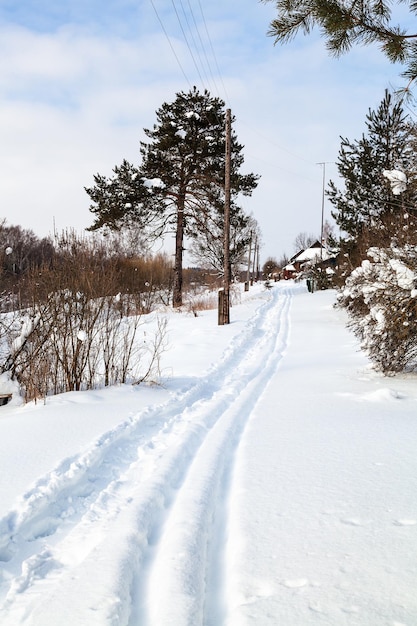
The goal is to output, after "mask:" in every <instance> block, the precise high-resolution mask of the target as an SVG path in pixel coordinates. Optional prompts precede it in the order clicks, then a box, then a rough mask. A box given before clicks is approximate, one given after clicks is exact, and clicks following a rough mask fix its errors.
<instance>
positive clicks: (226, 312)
mask: <svg viewBox="0 0 417 626" xmlns="http://www.w3.org/2000/svg"><path fill="white" fill-rule="evenodd" d="M231 120H232V116H231V110H230V109H226V129H225V132H226V141H225V144H226V149H225V172H224V253H223V256H224V273H223V289H222V290H220V291H219V303H218V323H219V325H223V324H230V281H231V276H230V274H231V272H230V169H231V137H232V121H231Z"/></svg>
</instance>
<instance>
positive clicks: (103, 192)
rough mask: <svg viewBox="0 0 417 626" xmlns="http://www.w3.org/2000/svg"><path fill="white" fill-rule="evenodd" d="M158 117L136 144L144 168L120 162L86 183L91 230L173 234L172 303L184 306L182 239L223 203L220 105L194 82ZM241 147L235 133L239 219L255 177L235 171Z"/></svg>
mask: <svg viewBox="0 0 417 626" xmlns="http://www.w3.org/2000/svg"><path fill="white" fill-rule="evenodd" d="M156 119H157V121H156V123H155V124H154V126H153V128H152V129H144V132H145V135H146V137H147V138H148V140H149V141H148V142H141V144H140V154H141V157H142V162H141V165H139V166H138V167H135V166H133V165H131V164H130V163H128V162H127V161H124V162H123V164H122V166H120V167H118V168H115V169H114V174H115V175H114V176H113V177H111V178H109V179H108V178H106V177H103V176H100V175H96V176H95V177H94V180H95V186H94V187H92V188H86V191H87V193H88V195H89V196H90V198H91V200H92V201H93V204H92V205H91V206H90V211H91V212H92V213H93V214H94V215H95V218H96V219H95V222H94V224H93V225H92V226H91V227H90V230H96V229H98V228H102V227H103V226H108V227H110V228H113V229H118V228H121V227H122V226H123V225H124V224H126V223H129V222H130V221H131V220H133V221H136V222H139V223H140V224H142V225H143V228H144V229H146V230H147V232H148V234H149V236H162V235H164V234H165V233H167V232H174V233H175V264H174V293H173V305H174V306H181V304H182V268H183V251H184V240H185V237H190V238H194V239H195V238H198V237H199V234H200V233H201V232H202V230H204V229H205V228H207V224H209V223H210V219H212V217H211V216H212V215H217V216H218V215H219V214H220V213H221V211H222V210H223V206H224V177H225V103H224V102H223V101H222V100H221V99H219V98H214V97H211V96H210V94H209V92H208V91H204V92H203V93H200V92H199V91H198V90H197V89H196V88H195V87H194V88H193V89H191V90H190V91H189V92H188V93H184V92H180V93H178V94H177V95H176V99H175V100H174V102H172V103H164V104H163V105H162V106H161V107H160V109H158V110H157V111H156ZM242 150H243V146H242V145H240V144H239V143H238V141H237V137H236V134H235V133H234V132H232V137H231V206H232V210H233V211H235V212H236V213H237V214H239V215H240V216H242V215H243V213H242V211H241V210H240V209H239V207H238V206H237V204H236V201H237V197H238V195H239V194H240V193H242V194H244V195H251V193H252V191H253V190H254V189H255V188H256V186H257V178H258V177H257V176H256V175H255V174H246V175H243V174H241V173H240V168H241V166H242V164H243V162H244V157H243V154H242ZM209 218H210V219H209Z"/></svg>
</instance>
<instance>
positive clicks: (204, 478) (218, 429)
mask: <svg viewBox="0 0 417 626" xmlns="http://www.w3.org/2000/svg"><path fill="white" fill-rule="evenodd" d="M293 291H294V289H292V290H291V289H280V290H273V291H272V292H271V294H270V297H269V298H268V300H267V301H266V302H265V303H264V304H262V305H261V306H260V307H259V308H258V309H257V311H256V313H255V314H254V315H253V316H252V318H251V319H250V320H249V321H248V322H247V324H246V326H245V328H244V329H243V330H242V331H241V332H240V334H239V335H237V336H236V337H235V338H234V339H233V340H232V342H231V343H230V345H229V346H228V348H227V349H226V351H225V353H224V354H223V357H222V360H221V361H220V362H219V363H217V364H216V365H215V366H213V367H212V368H211V369H210V370H209V371H208V373H206V374H205V375H204V376H202V377H201V378H200V379H199V380H198V381H197V382H196V383H195V384H193V385H192V387H191V388H190V389H188V390H187V391H185V392H183V393H179V394H177V396H176V397H174V398H173V399H172V400H170V401H169V402H167V403H166V404H163V405H159V406H150V407H148V408H147V409H145V410H144V411H141V412H140V413H138V414H137V415H135V416H134V417H132V418H130V419H128V420H126V421H125V422H123V423H121V424H120V425H119V426H118V427H116V428H115V429H112V430H110V431H109V432H107V433H105V434H104V435H103V436H102V437H101V438H100V439H98V440H97V441H96V442H94V443H93V444H92V445H91V447H90V448H89V449H87V451H85V452H84V453H83V454H80V455H78V456H76V457H73V458H70V459H65V460H64V461H63V462H62V463H61V464H60V465H59V466H58V467H57V468H56V469H54V470H53V471H52V472H50V473H48V474H47V475H45V476H44V477H42V478H41V479H40V480H38V482H37V483H36V484H35V485H34V487H33V488H32V489H31V490H30V491H28V492H27V493H26V494H25V495H24V496H23V497H22V498H21V501H20V502H19V505H18V506H17V507H16V509H14V510H12V511H11V512H9V513H8V514H7V515H6V516H5V517H4V518H3V519H1V520H0V561H2V565H3V574H2V575H1V574H0V601H2V602H3V604H2V605H1V607H0V624H2V625H4V626H12V625H13V626H14V625H15V624H20V623H22V624H23V623H24V624H33V625H34V626H40V625H41V624H42V626H43V625H44V624H49V623H51V624H52V623H54V622H53V616H54V615H55V617H56V618H57V617H58V616H59V624H60V625H61V626H65V625H66V624H67V623H68V626H69V625H70V624H71V626H77V625H78V624H84V623H87V622H86V621H85V620H86V615H88V623H89V625H93V624H97V625H100V626H103V624H104V623H105V624H109V625H110V624H111V625H113V624H114V625H116V624H118V625H126V626H135V625H136V624H139V623H140V624H142V625H146V624H153V625H156V624H158V626H164V625H165V624H172V619H173V607H175V623H178V624H181V625H183V626H186V625H189V626H198V625H200V624H201V626H210V625H213V626H214V625H215V624H216V625H219V624H221V623H222V619H223V618H224V615H225V614H226V612H227V611H226V605H225V603H226V599H225V598H223V597H222V593H221V588H222V587H224V585H222V584H219V571H224V569H225V568H224V567H223V564H222V563H221V556H220V555H221V553H222V552H223V553H224V550H223V549H222V547H221V545H218V543H219V542H221V541H222V540H224V536H223V535H222V530H221V529H222V528H225V525H226V524H225V520H226V517H227V490H228V485H229V478H230V474H231V471H232V468H233V459H234V453H235V450H236V449H237V446H238V445H239V441H240V437H241V434H242V431H243V429H244V427H245V424H246V423H247V420H248V419H249V416H250V414H251V411H252V409H253V407H254V406H255V404H256V403H257V401H258V399H259V397H260V396H261V394H262V392H263V389H264V388H265V386H266V384H267V382H268V380H269V379H270V377H271V376H272V374H273V373H274V371H275V369H276V367H277V366H278V364H279V362H280V360H281V358H282V356H283V354H284V352H285V348H286V345H287V341H288V335H289V321H290V320H289V310H290V304H291V298H292V293H293ZM132 520H133V522H134V523H133V524H132ZM124 521H125V522H128V523H127V524H126V528H127V529H131V528H132V527H134V528H135V529H136V532H135V534H134V536H131V534H132V533H131V531H130V530H129V531H127V532H126V533H124V532H123V527H124ZM92 528H93V529H94V532H92ZM115 529H116V530H115ZM128 533H130V535H129V534H128ZM216 542H217V544H216ZM109 544H111V547H110V548H108V547H106V546H108V545H109ZM174 547H175V548H174ZM115 554H116V555H117V559H116V562H115V556H114V555H115ZM97 560H99V561H100V566H99V568H98V567H97ZM115 568H116V569H117V568H119V570H118V571H115ZM214 572H216V576H214V575H212V573H214ZM87 575H88V576H93V577H94V578H95V579H96V580H97V599H96V605H95V606H87V605H86V606H83V604H82V601H81V602H80V605H79V606H78V607H74V606H72V607H65V597H74V596H72V595H71V594H68V589H69V588H72V587H73V586H74V585H75V586H76V585H79V586H81V588H82V581H83V579H84V578H83V576H87ZM214 580H216V584H214V582H213V581H214ZM60 586H62V588H64V587H65V589H66V594H64V596H65V597H64V599H63V598H62V597H60ZM77 597H78V598H81V597H82V593H78V595H77ZM161 598H163V602H161ZM206 599H210V601H209V602H208V601H207V602H206ZM86 602H87V600H86ZM90 602H91V599H90ZM209 607H210V608H209ZM65 615H66V616H67V617H65ZM95 615H96V617H95ZM103 615H105V616H106V620H105V621H104V622H103ZM2 616H4V618H3V617H2ZM66 619H67V620H68V621H67V622H66V621H65V620H66ZM77 619H78V620H79V621H77ZM48 620H49V621H48ZM95 620H96V621H95ZM55 623H58V622H55Z"/></svg>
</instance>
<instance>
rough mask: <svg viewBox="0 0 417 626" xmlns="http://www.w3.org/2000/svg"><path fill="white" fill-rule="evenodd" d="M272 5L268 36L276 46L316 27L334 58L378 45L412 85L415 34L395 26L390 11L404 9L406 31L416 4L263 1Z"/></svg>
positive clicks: (416, 66) (415, 66)
mask: <svg viewBox="0 0 417 626" xmlns="http://www.w3.org/2000/svg"><path fill="white" fill-rule="evenodd" d="M271 1H273V2H275V5H276V9H277V17H276V18H275V19H274V20H273V21H272V22H271V26H270V30H269V33H268V34H269V35H271V36H272V37H274V38H275V42H277V43H278V42H279V43H287V42H288V41H291V40H292V39H293V38H294V37H295V35H296V34H297V33H298V32H300V31H301V32H303V33H304V34H305V35H308V34H310V33H311V31H312V30H313V28H314V27H318V28H319V30H320V33H321V35H322V37H323V38H324V39H325V41H326V46H327V49H328V50H329V52H330V54H331V55H333V56H340V55H342V54H344V53H346V52H347V51H349V50H350V48H351V47H352V46H354V45H357V44H360V45H369V44H378V45H379V47H380V48H381V50H382V52H383V53H384V54H385V55H386V57H387V58H388V59H389V60H390V61H391V62H397V63H402V64H404V66H405V70H404V72H403V75H404V76H405V77H406V78H407V79H408V80H409V81H410V82H411V81H413V80H415V78H416V76H417V34H416V33H415V32H411V33H410V32H409V31H408V29H407V28H406V26H401V25H398V24H395V23H394V21H393V17H392V14H393V10H394V9H395V8H396V6H399V5H401V6H404V5H405V6H406V7H407V8H408V11H409V13H410V15H409V18H410V19H409V20H406V19H405V20H404V21H407V22H408V23H407V27H408V25H409V24H412V23H414V22H415V18H416V13H417V4H416V3H415V2H402V1H401V0H396V1H395V2H389V1H387V0H378V1H376V2H374V1H369V0H368V1H366V0H365V1H362V2H357V0H264V2H271Z"/></svg>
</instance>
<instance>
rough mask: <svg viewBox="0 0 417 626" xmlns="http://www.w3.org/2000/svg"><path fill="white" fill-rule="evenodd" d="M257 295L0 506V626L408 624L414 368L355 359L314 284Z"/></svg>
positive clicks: (416, 544) (415, 546) (413, 537)
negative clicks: (211, 357) (149, 400)
mask: <svg viewBox="0 0 417 626" xmlns="http://www.w3.org/2000/svg"><path fill="white" fill-rule="evenodd" d="M262 298H263V303H262V304H261V302H262V299H260V300H259V303H260V304H259V306H258V308H257V309H255V308H254V309H253V310H254V313H253V314H252V315H251V316H250V317H249V318H248V320H247V321H246V322H244V323H242V324H240V325H239V328H241V330H240V331H239V332H235V334H234V336H233V338H232V339H231V341H230V343H229V345H228V346H227V347H226V350H225V351H224V352H223V354H222V357H221V358H220V359H219V360H217V361H216V362H215V363H214V365H212V367H211V368H210V369H209V370H207V371H205V373H204V374H202V375H200V376H192V374H193V372H192V363H191V366H190V367H191V369H190V370H189V374H190V375H191V376H189V377H188V378H187V377H185V378H184V380H186V381H187V382H186V385H185V389H184V382H182V387H181V386H178V387H176V388H177V389H179V390H178V391H177V392H176V393H172V392H171V399H170V400H169V401H168V402H165V403H160V404H150V405H149V406H148V407H147V408H144V409H143V410H141V411H138V412H136V413H135V414H134V415H133V416H132V417H130V418H129V419H127V420H125V421H121V422H120V423H119V424H118V425H117V427H115V428H112V429H111V430H108V431H107V432H106V433H105V434H103V435H102V436H101V437H100V438H99V439H98V440H96V441H94V443H92V444H90V445H89V446H88V447H87V448H85V449H84V451H83V452H82V453H80V454H75V455H73V456H72V457H71V458H65V459H63V460H62V461H61V463H60V464H59V465H58V466H57V467H56V468H55V469H54V470H53V471H52V472H49V473H47V474H45V475H43V476H42V478H40V479H39V480H38V481H37V482H36V483H35V484H34V485H33V487H32V488H31V489H30V490H29V491H27V493H25V495H24V497H23V498H21V499H20V500H19V503H18V506H15V507H14V508H13V509H12V510H11V511H10V512H9V513H8V514H7V515H6V516H5V517H4V518H3V519H1V520H0V566H1V570H0V572H1V573H0V625H1V626H84V625H87V624H88V626H116V625H117V626H166V625H168V624H171V625H173V626H246V625H247V626H249V624H256V626H275V625H276V624H283V625H285V626H306V625H307V626H310V625H311V626H371V625H372V626H416V625H417V602H416V600H415V594H414V589H415V585H416V582H417V565H416V564H417V458H416V454H415V450H416V444H417V419H416V416H417V411H416V408H417V391H416V390H415V384H414V380H413V379H412V380H411V381H408V380H407V379H406V378H404V379H402V378H401V377H398V378H396V379H384V378H381V377H379V376H377V375H375V374H372V372H370V371H369V370H368V369H367V363H366V360H365V359H364V357H363V355H361V354H360V353H358V351H357V347H356V344H355V342H354V339H353V338H352V337H351V336H350V335H349V334H348V332H347V331H346V329H345V328H344V327H343V323H341V320H340V319H339V318H338V314H337V313H335V311H334V310H333V309H332V306H331V303H332V294H331V293H320V294H315V295H311V294H308V293H306V291H305V289H304V287H302V286H294V285H278V286H276V287H275V288H274V289H273V290H272V291H271V293H269V294H267V295H266V294H265V293H264V294H263V296H262ZM201 328H204V326H203V327H200V330H201ZM210 328H211V327H209V326H208V327H207V331H208V338H207V339H206V341H208V343H210V341H213V342H215V341H217V340H215V339H213V336H214V333H213V335H211V334H210V333H211V332H212V331H210V330H209V329H210ZM227 330H229V331H230V330H233V329H232V328H229V329H226V327H223V330H222V331H219V330H218V329H217V330H216V333H215V334H216V336H218V337H224V334H223V333H224V331H227ZM190 345H191V347H192V345H193V338H191V337H190ZM214 348H216V350H217V354H221V351H218V344H216V346H214V345H213V349H214ZM174 388H175V385H174ZM165 395H166V394H165ZM79 397H80V396H77V398H79Z"/></svg>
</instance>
